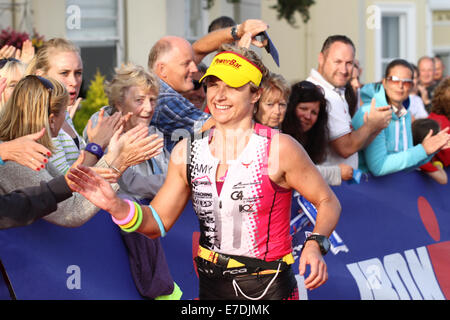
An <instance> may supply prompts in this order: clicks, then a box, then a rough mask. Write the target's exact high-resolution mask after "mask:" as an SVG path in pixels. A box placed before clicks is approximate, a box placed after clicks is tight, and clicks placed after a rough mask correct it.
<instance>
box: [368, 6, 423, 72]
mask: <svg viewBox="0 0 450 320" xmlns="http://www.w3.org/2000/svg"><path fill="white" fill-rule="evenodd" d="M377 8H378V10H379V13H380V14H379V17H378V18H379V19H380V21H379V23H378V24H377V25H379V26H380V28H378V29H375V66H376V67H375V77H376V79H377V80H380V79H381V78H382V77H383V76H384V72H385V69H386V66H387V65H388V64H389V62H391V61H392V60H393V59H397V58H401V59H405V60H407V61H410V62H415V61H416V43H415V37H416V31H415V28H416V24H415V6H414V5H413V4H408V3H405V4H403V5H402V6H397V5H392V4H387V3H386V4H378V5H377Z"/></svg>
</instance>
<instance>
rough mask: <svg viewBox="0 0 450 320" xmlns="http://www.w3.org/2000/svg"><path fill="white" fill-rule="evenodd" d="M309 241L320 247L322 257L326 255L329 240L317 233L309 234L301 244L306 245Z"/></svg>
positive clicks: (328, 248)
mask: <svg viewBox="0 0 450 320" xmlns="http://www.w3.org/2000/svg"><path fill="white" fill-rule="evenodd" d="M309 240H314V241H316V242H317V243H318V244H319V247H320V252H321V253H322V255H323V256H324V255H326V254H327V252H328V250H330V246H331V245H330V240H328V238H327V237H325V236H322V235H320V234H318V233H311V234H310V235H309V236H308V237H307V238H306V240H305V242H304V243H303V245H305V244H306V242H308V241H309Z"/></svg>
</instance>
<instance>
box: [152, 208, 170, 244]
mask: <svg viewBox="0 0 450 320" xmlns="http://www.w3.org/2000/svg"><path fill="white" fill-rule="evenodd" d="M148 206H149V207H150V210H152V214H153V218H154V219H155V221H156V223H157V224H158V227H159V232H160V233H161V238H163V237H165V236H166V230H165V229H164V225H163V223H162V221H161V218H160V217H159V216H158V213H156V211H155V209H153V207H152V205H151V204H149V205H148Z"/></svg>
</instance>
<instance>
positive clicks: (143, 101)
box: [116, 86, 158, 130]
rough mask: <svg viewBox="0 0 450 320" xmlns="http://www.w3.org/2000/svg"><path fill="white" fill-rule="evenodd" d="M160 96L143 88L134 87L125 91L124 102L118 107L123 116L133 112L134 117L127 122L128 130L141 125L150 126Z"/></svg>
mask: <svg viewBox="0 0 450 320" xmlns="http://www.w3.org/2000/svg"><path fill="white" fill-rule="evenodd" d="M157 96H158V94H157V93H156V92H155V91H153V90H150V89H147V88H143V87H141V86H132V87H130V88H129V89H127V90H126V91H125V94H124V97H123V101H121V102H120V103H118V104H117V105H116V107H117V109H118V110H119V111H120V112H122V114H123V115H125V114H127V113H129V112H131V113H132V114H133V115H132V116H131V118H130V121H128V122H127V127H126V128H125V129H126V130H129V129H131V128H134V127H135V126H137V125H138V124H139V123H142V124H144V125H146V126H148V125H150V121H151V120H152V117H153V113H154V111H155V106H156V100H157Z"/></svg>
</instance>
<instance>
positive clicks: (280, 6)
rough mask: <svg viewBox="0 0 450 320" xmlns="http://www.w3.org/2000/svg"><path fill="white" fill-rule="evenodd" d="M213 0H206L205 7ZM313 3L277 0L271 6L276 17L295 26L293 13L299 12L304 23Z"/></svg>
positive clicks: (229, 0) (230, 0)
mask: <svg viewBox="0 0 450 320" xmlns="http://www.w3.org/2000/svg"><path fill="white" fill-rule="evenodd" d="M214 1H215V0H207V2H206V9H210V8H211V7H212V6H213V5H214ZM227 1H228V2H231V3H239V2H240V0H227ZM314 3H315V1H314V0H277V4H276V5H274V6H271V7H270V8H271V9H275V10H277V12H278V19H285V20H286V21H287V22H288V23H289V24H290V25H291V26H293V27H297V26H296V20H295V16H294V15H295V13H296V12H298V13H300V15H301V17H302V20H303V22H304V23H306V22H308V20H309V17H310V16H309V7H311V6H312V5H313V4H314Z"/></svg>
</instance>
